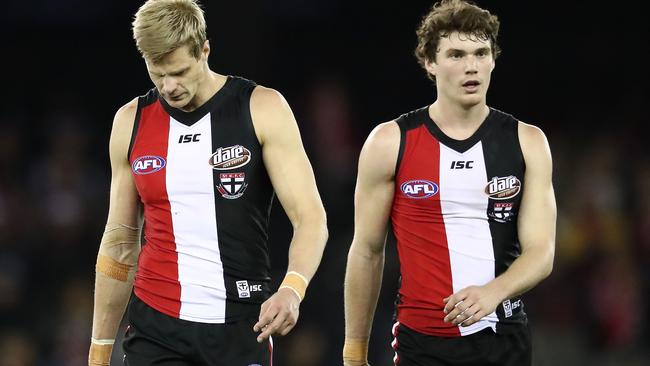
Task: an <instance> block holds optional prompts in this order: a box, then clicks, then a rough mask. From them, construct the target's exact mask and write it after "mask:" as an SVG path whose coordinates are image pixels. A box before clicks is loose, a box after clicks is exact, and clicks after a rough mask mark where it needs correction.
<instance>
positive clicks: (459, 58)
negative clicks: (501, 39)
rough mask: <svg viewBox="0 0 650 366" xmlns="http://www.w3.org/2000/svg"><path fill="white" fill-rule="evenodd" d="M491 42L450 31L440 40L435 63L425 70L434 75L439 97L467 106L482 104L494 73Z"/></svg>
mask: <svg viewBox="0 0 650 366" xmlns="http://www.w3.org/2000/svg"><path fill="white" fill-rule="evenodd" d="M490 46H491V42H490V40H484V39H480V38H477V37H474V36H470V35H467V34H465V33H459V32H452V33H450V34H449V35H448V36H446V37H443V38H441V39H440V42H439V43H438V52H437V53H436V59H435V62H428V63H427V65H426V66H427V71H429V72H430V73H431V74H433V75H435V76H436V86H437V89H438V94H439V96H440V94H442V95H444V97H446V98H448V99H450V100H452V101H455V102H458V103H459V104H461V105H463V106H465V107H470V106H473V105H476V104H478V103H480V102H482V101H485V95H486V94H487V90H488V86H489V85H490V75H491V74H492V70H494V57H493V55H492V49H491V47H490Z"/></svg>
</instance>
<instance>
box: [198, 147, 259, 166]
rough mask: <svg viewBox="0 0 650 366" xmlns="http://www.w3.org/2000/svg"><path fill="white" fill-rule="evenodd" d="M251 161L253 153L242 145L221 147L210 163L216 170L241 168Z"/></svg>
mask: <svg viewBox="0 0 650 366" xmlns="http://www.w3.org/2000/svg"><path fill="white" fill-rule="evenodd" d="M250 161H251V152H250V150H248V149H247V148H245V147H243V146H241V145H234V146H228V147H220V148H218V149H217V151H215V152H214V154H212V156H211V157H210V160H209V161H208V162H209V163H210V165H211V166H212V169H215V170H230V169H235V168H240V167H242V166H244V165H246V164H248V162H250Z"/></svg>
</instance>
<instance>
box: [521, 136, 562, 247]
mask: <svg viewBox="0 0 650 366" xmlns="http://www.w3.org/2000/svg"><path fill="white" fill-rule="evenodd" d="M520 128H524V129H526V130H525V131H522V133H521V134H520V135H521V141H522V149H523V151H524V158H525V160H526V173H525V176H524V191H523V197H522V201H521V207H520V214H519V221H518V231H519V239H520V242H521V245H522V247H523V250H526V248H529V247H531V246H537V245H540V246H548V247H550V248H552V247H554V245H555V226H556V216H557V208H556V203H555V193H554V190H553V183H552V170H553V168H552V161H551V152H550V148H549V146H548V142H547V141H546V137H545V136H544V134H543V133H542V132H541V130H539V129H537V128H535V127H532V126H527V125H524V126H522V127H520Z"/></svg>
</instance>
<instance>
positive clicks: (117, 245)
mask: <svg viewBox="0 0 650 366" xmlns="http://www.w3.org/2000/svg"><path fill="white" fill-rule="evenodd" d="M139 243H140V230H139V229H138V228H134V227H129V226H126V225H122V224H109V225H106V230H105V231H104V235H103V236H102V242H101V244H100V249H99V255H97V265H96V267H95V269H96V271H97V273H102V274H104V275H106V276H107V277H109V278H113V279H115V280H118V281H122V282H126V281H127V280H128V277H129V272H130V271H131V269H132V268H133V267H134V266H135V263H136V261H137V257H138V252H139V249H140V245H139Z"/></svg>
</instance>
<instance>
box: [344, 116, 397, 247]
mask: <svg viewBox="0 0 650 366" xmlns="http://www.w3.org/2000/svg"><path fill="white" fill-rule="evenodd" d="M398 150H399V128H398V127H397V125H396V124H394V123H388V124H383V125H380V126H379V127H378V128H376V129H375V131H373V133H372V134H371V135H370V137H369V138H368V141H366V143H365V144H364V147H363V149H362V151H361V155H360V157H359V172H358V176H357V185H356V189H355V197H354V208H355V213H354V240H353V244H352V245H353V249H354V250H363V251H371V252H375V253H376V252H379V251H382V250H383V248H384V245H385V241H386V233H387V226H388V218H389V216H390V210H391V207H392V204H393V195H394V192H395V184H394V173H395V171H394V166H395V162H396V160H397V154H398Z"/></svg>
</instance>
